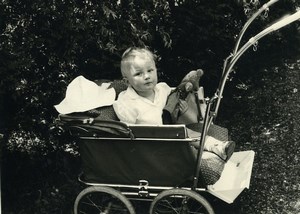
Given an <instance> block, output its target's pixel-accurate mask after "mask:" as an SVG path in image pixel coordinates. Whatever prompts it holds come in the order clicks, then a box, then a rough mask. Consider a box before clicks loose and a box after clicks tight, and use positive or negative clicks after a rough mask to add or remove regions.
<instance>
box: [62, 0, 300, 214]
mask: <svg viewBox="0 0 300 214" xmlns="http://www.w3.org/2000/svg"><path fill="white" fill-rule="evenodd" d="M275 2H276V1H270V2H269V3H267V4H265V5H264V6H263V7H262V9H261V10H259V12H262V11H264V10H266V9H267V8H268V7H269V6H270V5H271V4H273V3H275ZM258 14H259V13H256V14H254V16H257V15H258ZM298 14H299V13H298ZM248 25H249V23H247V24H246V25H245V26H248ZM281 27H282V26H281ZM276 29H278V28H276ZM244 31H245V28H244V29H243V31H242V32H241V34H240V38H241V37H242V35H243V32H244ZM269 32H271V30H270V29H269V28H267V29H266V30H265V31H263V33H260V34H258V35H257V36H256V37H252V38H251V39H250V40H249V42H247V43H246V44H245V45H244V46H243V47H242V48H240V49H238V45H239V44H238V43H239V41H240V40H238V43H237V46H236V47H235V50H234V53H233V54H231V55H230V56H229V57H228V58H227V59H226V60H225V64H224V70H223V75H222V78H221V81H220V84H219V87H218V89H217V92H216V94H215V96H213V97H212V98H208V99H206V103H207V107H206V111H205V115H204V120H203V123H202V125H201V127H202V128H201V133H202V134H201V136H200V137H199V138H194V137H190V136H188V134H187V129H186V126H185V125H178V124H175V125H160V126H154V125H153V126H151V125H126V124H124V123H121V122H119V121H116V120H97V119H94V118H90V117H74V116H69V115H60V116H59V119H58V120H59V121H60V123H61V124H62V125H63V126H64V127H66V128H67V129H68V130H70V132H71V133H72V134H73V135H75V136H78V138H79V139H80V141H79V147H80V155H81V159H82V169H83V173H82V174H80V176H79V181H80V182H82V183H83V184H85V185H87V187H86V188H85V189H83V190H82V191H81V192H80V193H79V194H78V196H77V198H76V200H75V204H74V213H75V214H78V213H130V214H134V213H135V208H134V206H133V205H132V201H133V200H139V201H143V200H146V201H151V205H150V211H149V212H150V213H162V214H163V213H209V214H212V213H214V210H213V208H212V206H211V205H210V203H209V202H208V200H206V199H205V198H204V197H203V196H202V195H201V193H203V192H207V193H209V194H212V195H214V196H216V197H218V198H220V199H221V200H223V201H225V202H227V203H233V202H234V200H235V198H236V197H237V196H238V195H239V194H240V193H241V192H242V191H243V189H245V188H249V185H250V178H251V171H252V166H253V161H254V151H241V152H235V153H234V154H233V155H232V157H231V158H230V159H229V161H228V162H227V163H226V164H225V167H224V170H223V172H222V175H221V177H220V179H219V180H218V181H217V182H216V183H215V184H213V185H206V184H205V183H204V182H203V179H202V175H203V172H201V171H200V164H201V156H202V153H203V144H204V142H205V136H206V135H212V136H215V137H217V136H218V137H220V138H222V139H227V138H228V136H227V131H226V129H224V128H219V127H218V126H216V125H214V124H213V119H214V118H216V116H217V112H218V108H219V104H220V100H221V98H222V94H223V89H224V86H225V82H226V80H227V78H228V75H229V73H230V71H231V69H232V67H233V65H234V64H235V63H236V61H237V60H238V58H239V57H240V56H241V55H242V54H243V53H244V51H245V50H247V49H248V48H249V47H250V46H252V45H253V44H255V42H256V41H257V40H258V39H260V38H262V37H263V36H265V35H267V34H268V33H269ZM216 127H217V128H216ZM216 130H222V132H221V133H219V132H218V131H216ZM199 131H200V130H199ZM197 140H199V141H200V145H201V146H200V149H199V150H198V152H197V155H196V156H195V155H193V154H194V151H193V150H192V149H191V146H190V143H191V142H193V141H197Z"/></svg>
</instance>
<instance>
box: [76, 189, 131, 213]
mask: <svg viewBox="0 0 300 214" xmlns="http://www.w3.org/2000/svg"><path fill="white" fill-rule="evenodd" d="M94 213H95V214H96V213H97V214H116V213H118V214H125V213H126V214H135V211H134V208H133V206H132V204H131V203H130V201H129V200H128V199H127V198H126V197H125V196H124V195H122V194H121V193H120V192H119V191H117V190H115V189H113V188H110V187H101V186H90V187H87V188H85V189H84V190H82V191H81V192H80V193H79V194H78V196H77V198H76V200H75V204H74V214H94Z"/></svg>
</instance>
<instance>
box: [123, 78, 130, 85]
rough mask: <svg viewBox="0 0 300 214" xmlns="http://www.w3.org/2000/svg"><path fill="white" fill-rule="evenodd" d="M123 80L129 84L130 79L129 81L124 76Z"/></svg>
mask: <svg viewBox="0 0 300 214" xmlns="http://www.w3.org/2000/svg"><path fill="white" fill-rule="evenodd" d="M123 81H124V83H125V84H126V85H129V81H128V79H127V77H123Z"/></svg>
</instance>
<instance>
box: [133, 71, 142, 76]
mask: <svg viewBox="0 0 300 214" xmlns="http://www.w3.org/2000/svg"><path fill="white" fill-rule="evenodd" d="M141 75H142V72H138V73H135V74H134V76H141Z"/></svg>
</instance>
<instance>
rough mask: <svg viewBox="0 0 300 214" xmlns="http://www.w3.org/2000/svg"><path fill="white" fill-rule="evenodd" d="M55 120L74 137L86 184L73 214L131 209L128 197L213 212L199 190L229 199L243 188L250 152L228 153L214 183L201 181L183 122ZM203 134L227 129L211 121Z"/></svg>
mask: <svg viewBox="0 0 300 214" xmlns="http://www.w3.org/2000/svg"><path fill="white" fill-rule="evenodd" d="M59 121H60V123H61V124H62V125H63V126H64V127H66V128H67V129H68V130H69V131H70V132H71V134H72V135H74V136H77V137H78V138H79V141H78V143H79V148H80V156H81V160H82V174H80V176H79V181H80V182H82V183H84V184H85V185H87V186H88V187H87V188H85V189H84V190H82V192H81V193H79V195H78V196H77V199H76V201H75V204H74V213H99V212H100V213H135V211H134V207H133V206H132V204H131V202H130V201H131V200H150V201H152V204H151V206H150V213H177V211H179V210H183V209H186V213H201V212H202V211H203V212H204V213H214V211H213V208H212V207H211V205H210V204H209V202H208V201H207V200H206V199H205V198H204V197H202V196H201V195H200V194H199V193H201V192H209V193H211V194H213V195H215V196H216V197H218V198H220V199H222V200H224V201H226V202H228V203H232V202H233V201H234V199H235V198H236V197H237V196H238V195H239V193H240V192H241V191H242V190H243V189H244V188H249V184H250V178H251V171H252V164H253V160H254V152H253V151H244V152H236V153H234V154H233V156H232V158H231V159H230V160H229V161H228V162H227V163H226V164H225V168H224V170H223V172H222V175H221V178H220V179H219V181H218V182H217V183H215V184H214V185H206V184H205V182H203V179H201V178H199V176H200V177H201V175H203V172H202V173H201V172H200V173H199V175H197V171H198V170H197V167H200V165H197V161H199V160H197V156H196V155H195V150H194V149H193V148H192V147H191V144H190V143H191V142H193V141H199V140H200V139H199V137H197V138H191V137H189V136H188V133H187V129H186V126H185V125H177V124H176V125H126V124H124V123H122V122H119V121H114V120H97V119H94V118H89V117H84V116H80V117H78V116H75V117H74V116H72V115H71V116H70V115H60V116H59ZM208 134H209V135H212V136H215V137H217V138H222V139H226V138H228V136H227V129H224V128H222V127H219V126H216V125H211V128H210V129H209V131H208ZM211 173H212V171H207V172H204V174H205V175H206V176H209V175H211ZM195 176H198V177H197V179H196V180H197V185H194V184H193V181H194V180H195ZM198 178H199V179H198ZM103 197H104V198H105V200H104V199H103ZM99 198H102V199H99ZM109 198H110V199H109ZM183 201H184V203H183ZM174 210H176V212H173V211H174ZM200 211H201V212H200Z"/></svg>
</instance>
